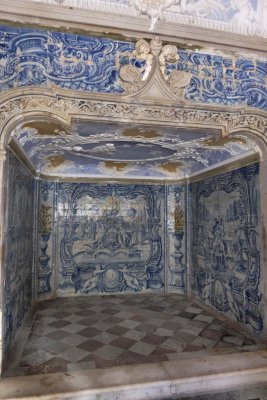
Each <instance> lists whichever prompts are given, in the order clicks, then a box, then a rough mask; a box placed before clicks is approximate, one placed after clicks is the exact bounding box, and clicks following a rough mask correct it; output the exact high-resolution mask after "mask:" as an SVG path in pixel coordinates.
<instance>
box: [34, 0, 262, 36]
mask: <svg viewBox="0 0 267 400" xmlns="http://www.w3.org/2000/svg"><path fill="white" fill-rule="evenodd" d="M32 1H37V2H42V3H49V4H55V5H62V6H66V7H77V8H84V9H88V10H94V11H99V12H104V13H105V12H108V13H114V14H121V15H131V16H134V17H139V18H147V19H149V25H148V29H149V30H153V29H154V28H155V25H156V24H157V21H159V20H163V21H167V22H172V23H176V24H182V25H184V24H187V25H193V26H199V27H203V28H208V29H215V30H219V31H226V32H233V33H237V34H244V35H251V36H255V35H256V36H262V37H267V27H266V22H265V21H266V16H267V2H266V0H222V1H218V0H32Z"/></svg>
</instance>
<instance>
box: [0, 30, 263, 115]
mask: <svg viewBox="0 0 267 400" xmlns="http://www.w3.org/2000/svg"><path fill="white" fill-rule="evenodd" d="M0 46H1V47H0V49H1V50H0V91H6V90H8V89H11V88H15V87H21V86H33V85H35V86H53V85H54V86H58V87H61V88H65V89H72V90H82V91H91V92H102V93H124V92H126V91H128V92H131V87H130V86H131V84H132V80H131V76H130V75H129V73H130V72H129V71H130V70H134V71H135V73H136V74H137V75H138V82H139V83H141V82H142V81H145V80H146V78H147V76H146V74H147V72H146V71H147V70H148V68H147V67H148V66H149V65H148V64H149V63H151V59H150V58H151V57H150V58H149V56H150V55H148V54H145V53H144V56H143V55H142V54H139V55H136V51H135V43H131V42H126V41H125V42H123V41H116V40H112V39H106V38H99V37H90V36H82V35H74V34H70V33H60V32H54V31H53V32H49V31H44V30H34V29H26V28H15V27H1V28H0ZM174 58H175V61H173V59H171V61H170V60H166V65H165V67H164V71H162V73H163V75H164V76H165V77H166V78H167V79H168V76H169V75H170V74H171V73H173V72H175V71H176V72H177V71H184V72H186V73H190V74H191V75H192V76H191V79H189V84H188V83H186V85H185V86H186V87H185V98H186V99H188V100H193V101H197V102H201V103H211V104H214V103H215V104H222V105H247V106H248V107H256V108H260V109H265V110H266V109H267V86H266V85H267V84H266V82H267V61H266V60H264V59H261V60H252V59H248V58H244V57H241V56H240V57H237V56H231V57H227V56H223V55H219V54H218V55H217V54H205V53H201V52H197V51H195V52H192V51H187V50H178V53H177V56H176V57H174ZM126 70H127V71H128V72H127V73H126V76H124V75H123V71H126ZM175 79H176V81H175ZM172 80H173V85H174V86H175V85H176V84H177V77H176V78H175V75H173V79H172ZM169 81H171V79H169ZM133 90H134V88H133ZM183 96H184V95H183Z"/></svg>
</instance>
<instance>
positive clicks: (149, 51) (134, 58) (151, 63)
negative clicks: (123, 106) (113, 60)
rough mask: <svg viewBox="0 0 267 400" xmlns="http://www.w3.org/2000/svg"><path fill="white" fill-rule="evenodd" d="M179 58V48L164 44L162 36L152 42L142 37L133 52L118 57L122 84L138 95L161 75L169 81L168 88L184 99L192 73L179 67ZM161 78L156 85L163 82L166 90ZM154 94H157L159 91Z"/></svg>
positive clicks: (127, 90) (129, 92)
mask: <svg viewBox="0 0 267 400" xmlns="http://www.w3.org/2000/svg"><path fill="white" fill-rule="evenodd" d="M178 60H179V55H178V49H177V47H176V46H175V45H173V44H167V45H165V46H163V45H162V41H161V40H160V38H159V37H156V38H155V39H152V40H151V41H150V43H149V42H148V41H146V40H145V39H141V40H138V42H137V43H136V46H135V50H134V51H133V52H129V51H127V52H124V53H119V54H118V56H117V66H118V69H119V76H120V79H121V85H122V87H123V89H124V90H125V92H126V94H130V95H132V94H134V93H135V94H136V96H138V92H139V91H140V90H141V89H142V88H143V87H144V86H145V85H146V84H147V83H148V82H150V81H151V79H153V77H154V78H155V77H156V76H158V77H159V79H162V78H163V80H164V81H165V83H167V85H166V88H168V90H169V91H170V92H171V93H173V94H174V95H175V96H176V98H177V99H179V100H184V97H185V89H186V88H187V86H188V85H189V84H190V81H191V78H192V74H191V73H190V72H188V71H180V70H177V62H178ZM121 64H123V65H121ZM170 66H171V67H170ZM158 72H160V73H158ZM159 79H158V80H157V79H156V80H155V79H154V82H153V85H154V86H157V85H159V86H161V89H162V84H160V82H159ZM159 91H160V89H159ZM163 91H164V89H163ZM165 91H166V90H165ZM153 93H156V90H154V92H153ZM167 95H168V94H167Z"/></svg>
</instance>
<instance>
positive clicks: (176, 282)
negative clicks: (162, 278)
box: [165, 185, 187, 294]
mask: <svg viewBox="0 0 267 400" xmlns="http://www.w3.org/2000/svg"><path fill="white" fill-rule="evenodd" d="M166 190H167V217H166V229H167V243H166V247H167V248H166V253H167V257H166V267H165V268H166V279H167V292H168V293H171V292H176V293H180V294H186V290H187V268H186V234H187V232H186V186H185V185H168V186H167V189H166Z"/></svg>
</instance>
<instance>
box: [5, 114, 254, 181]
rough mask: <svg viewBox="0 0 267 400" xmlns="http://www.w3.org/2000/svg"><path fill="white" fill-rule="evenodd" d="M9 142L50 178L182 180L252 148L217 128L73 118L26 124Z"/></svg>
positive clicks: (252, 147) (245, 153) (245, 141)
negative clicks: (66, 123) (64, 124)
mask: <svg viewBox="0 0 267 400" xmlns="http://www.w3.org/2000/svg"><path fill="white" fill-rule="evenodd" d="M13 142H14V143H15V144H16V147H17V148H19V150H20V151H21V152H23V153H24V156H26V157H27V159H28V160H30V162H31V163H32V165H33V166H34V168H35V170H36V172H37V173H41V174H42V175H46V176H52V177H74V176H75V177H90V178H107V179H113V178H126V179H131V178H134V179H165V180H168V179H171V180H172V179H182V178H185V177H188V176H190V175H192V174H195V173H198V172H201V171H205V170H206V169H208V168H212V167H215V166H218V165H221V164H222V163H227V162H229V161H231V160H235V159H237V158H243V157H244V156H247V155H249V154H251V153H253V152H256V151H257V148H256V146H255V144H254V142H253V141H251V140H250V139H248V138H246V137H245V136H244V135H242V134H240V135H238V136H235V137H232V138H224V139H222V138H221V134H220V131H219V130H216V129H210V130H204V129H199V128H197V129H185V128H175V127H164V126H156V127H155V126H151V125H142V126H141V125H133V124H131V125H127V124H118V123H105V122H89V121H84V122H81V121H74V122H73V124H72V127H71V130H70V131H69V132H68V131H66V130H64V128H62V126H60V125H58V124H55V123H51V122H46V121H43V122H31V123H27V124H26V125H25V126H23V127H22V128H21V129H20V130H18V131H17V132H16V133H15V135H14V136H13Z"/></svg>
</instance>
